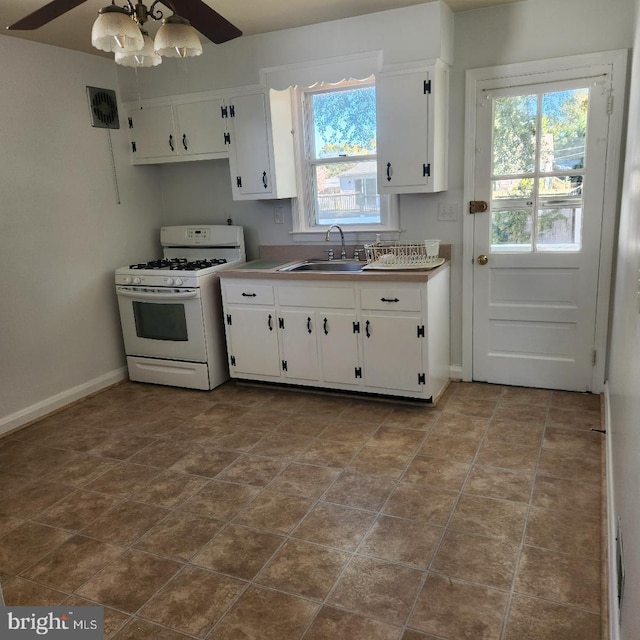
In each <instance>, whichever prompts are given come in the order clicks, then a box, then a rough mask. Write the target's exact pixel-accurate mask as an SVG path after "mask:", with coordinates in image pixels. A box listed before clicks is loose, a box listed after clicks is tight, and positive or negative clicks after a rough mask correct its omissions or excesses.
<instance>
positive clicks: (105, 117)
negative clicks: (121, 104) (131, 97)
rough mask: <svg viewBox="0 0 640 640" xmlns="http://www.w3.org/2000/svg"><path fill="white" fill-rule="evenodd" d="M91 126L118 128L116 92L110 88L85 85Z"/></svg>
mask: <svg viewBox="0 0 640 640" xmlns="http://www.w3.org/2000/svg"><path fill="white" fill-rule="evenodd" d="M87 97H88V99H89V111H90V113H91V126H92V127H99V128H101V129H119V128H120V122H119V120H118V102H117V100H116V92H115V91H113V90H111V89H98V88H97V87H87Z"/></svg>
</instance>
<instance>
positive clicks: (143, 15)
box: [7, 0, 242, 44]
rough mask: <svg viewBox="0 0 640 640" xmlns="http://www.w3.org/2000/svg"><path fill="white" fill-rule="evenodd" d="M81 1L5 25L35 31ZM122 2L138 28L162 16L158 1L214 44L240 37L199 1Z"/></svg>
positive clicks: (55, 4)
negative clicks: (150, 19)
mask: <svg viewBox="0 0 640 640" xmlns="http://www.w3.org/2000/svg"><path fill="white" fill-rule="evenodd" d="M84 2H86V0H52V1H51V2H49V3H47V4H45V5H44V6H43V7H40V9H37V10H36V11H34V12H33V13H30V14H29V15H28V16H26V17H24V18H22V19H21V20H18V22H15V23H14V24H11V25H9V26H8V27H7V29H10V30H24V31H30V30H33V29H38V28H40V27H42V26H43V25H45V24H47V23H48V22H51V21H52V20H55V19H56V18H58V17H59V16H61V15H62V14H64V13H66V12H67V11H70V10H71V9H73V8H75V7H77V6H78V5H81V4H83V3H84ZM126 2H127V4H128V7H125V8H124V9H123V11H124V12H125V13H127V14H128V15H129V16H130V17H131V18H133V19H134V20H135V21H136V22H137V23H138V24H139V25H142V24H143V23H144V22H145V21H146V19H147V17H151V18H153V19H154V20H159V19H161V18H162V17H163V15H162V12H161V10H156V5H157V4H158V2H160V3H161V4H163V5H165V6H166V7H168V8H169V9H170V10H171V11H173V13H174V14H176V16H177V14H178V13H179V14H180V17H182V18H184V19H186V20H188V21H189V22H190V23H191V25H192V26H193V27H194V28H195V29H197V30H198V31H199V32H200V33H201V34H202V35H203V36H205V37H206V38H208V39H209V40H211V42H214V43H215V44H221V43H223V42H227V41H228V40H232V39H233V38H237V37H238V36H241V35H242V31H240V29H238V28H237V27H236V26H235V25H233V24H231V22H229V21H228V20H227V19H226V18H224V17H223V16H221V15H220V14H219V13H217V12H216V11H214V10H213V9H212V8H211V7H209V6H208V5H207V4H205V3H204V2H203V1H202V0H155V1H154V2H153V4H152V5H151V7H150V8H149V9H147V8H146V7H145V6H144V4H143V3H142V0H134V2H135V3H136V4H135V6H134V4H133V3H132V2H131V0H126ZM113 4H114V3H113V2H112V5H113Z"/></svg>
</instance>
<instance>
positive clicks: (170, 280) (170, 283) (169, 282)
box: [167, 278, 173, 286]
mask: <svg viewBox="0 0 640 640" xmlns="http://www.w3.org/2000/svg"><path fill="white" fill-rule="evenodd" d="M167 284H168V285H169V286H171V285H172V284H173V278H167Z"/></svg>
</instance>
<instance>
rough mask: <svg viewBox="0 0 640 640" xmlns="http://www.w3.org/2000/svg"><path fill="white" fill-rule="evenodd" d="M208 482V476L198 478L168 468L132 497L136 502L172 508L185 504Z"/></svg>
mask: <svg viewBox="0 0 640 640" xmlns="http://www.w3.org/2000/svg"><path fill="white" fill-rule="evenodd" d="M208 482H209V479H208V478H198V477H196V476H189V475H187V474H186V473H179V472H177V471H169V470H167V471H163V472H162V473H160V474H159V475H157V476H156V477H155V478H154V479H153V482H150V483H149V484H146V485H144V486H143V487H140V488H139V489H137V490H136V491H134V492H133V493H132V494H131V496H130V497H131V499H132V500H135V501H136V502H146V503H147V504H155V505H157V506H159V507H165V508H166V509H172V508H174V507H177V506H179V505H181V504H183V503H184V502H185V501H186V500H188V499H189V498H190V497H191V496H193V495H195V494H196V493H197V492H198V491H200V490H201V489H203V488H204V487H205V486H206V485H207V484H208Z"/></svg>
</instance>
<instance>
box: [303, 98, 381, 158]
mask: <svg viewBox="0 0 640 640" xmlns="http://www.w3.org/2000/svg"><path fill="white" fill-rule="evenodd" d="M311 105H312V111H313V130H314V145H315V158H318V159H323V158H331V157H333V158H335V157H339V156H342V155H346V156H358V155H371V154H375V152H376V89H375V87H362V88H357V89H343V90H341V91H327V92H323V93H313V94H311Z"/></svg>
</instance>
